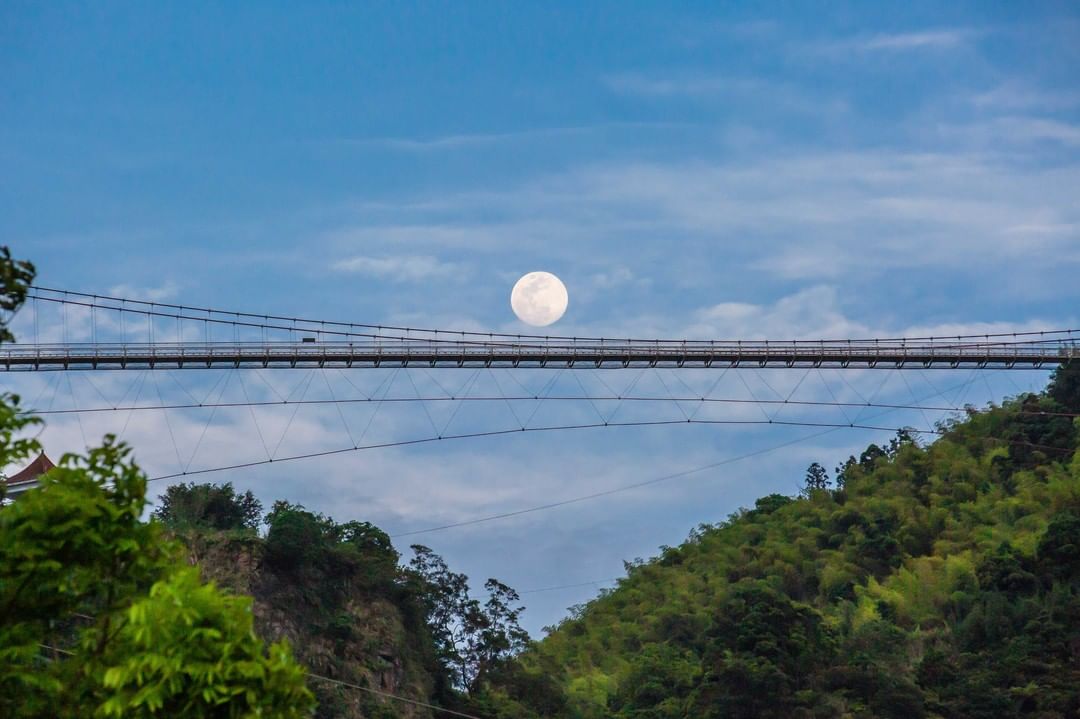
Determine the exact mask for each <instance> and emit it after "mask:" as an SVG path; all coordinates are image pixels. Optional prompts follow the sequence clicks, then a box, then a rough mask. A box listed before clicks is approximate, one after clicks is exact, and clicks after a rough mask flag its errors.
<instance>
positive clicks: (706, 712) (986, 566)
mask: <svg viewBox="0 0 1080 719" xmlns="http://www.w3.org/2000/svg"><path fill="white" fill-rule="evenodd" d="M1078 387H1080V381H1078V380H1077V375H1076V374H1075V373H1074V371H1073V370H1068V371H1067V370H1059V371H1058V372H1057V373H1055V375H1054V378H1053V380H1052V383H1051V386H1050V388H1049V389H1048V391H1047V392H1046V393H1042V394H1025V395H1020V396H1018V397H1016V398H1014V399H1011V400H1009V401H1007V402H1006V403H1005V404H1004V405H1003V406H1001V407H993V408H990V409H989V410H987V411H985V412H974V411H970V412H968V413H967V415H966V416H965V417H962V418H957V419H954V420H950V421H948V422H945V423H943V424H942V426H941V429H942V431H943V436H942V438H941V439H939V440H938V441H936V442H934V443H933V444H931V445H929V446H920V445H919V444H917V443H916V442H915V441H913V439H912V437H911V434H910V433H907V432H901V433H899V434H898V435H897V436H896V437H895V438H894V439H893V440H892V441H890V442H888V443H887V444H885V445H884V446H879V445H870V446H869V447H867V449H866V450H865V451H864V452H862V453H860V455H859V456H858V457H855V456H852V457H850V458H849V459H848V460H846V461H845V462H843V463H841V465H840V467H838V468H837V472H836V475H835V476H836V488H835V489H832V490H830V489H828V488H827V484H826V481H827V478H826V475H825V473H824V470H823V469H821V468H820V467H821V466H820V465H817V464H816V463H815V465H811V470H809V471H808V473H807V477H806V483H805V488H806V489H805V491H804V492H803V493H802V495H801V496H800V497H799V498H791V497H784V496H781V495H770V496H767V497H763V498H761V499H759V500H758V501H757V503H756V504H755V507H754V508H753V509H750V510H741V511H739V512H736V513H735V514H733V515H732V516H731V517H730V518H728V520H727V521H724V522H720V523H718V524H716V525H703V526H702V527H700V528H698V529H697V530H695V531H694V532H693V533H691V535H690V537H689V539H688V540H687V541H686V542H685V543H684V544H682V545H681V546H679V547H662V548H661V552H660V553H659V554H658V556H657V557H656V558H654V559H652V560H650V561H640V560H639V561H635V562H632V563H628V564H627V577H626V578H625V579H623V580H621V581H620V583H619V586H618V587H617V588H616V589H615V590H613V591H610V592H606V593H605V594H603V595H602V596H601V597H600V598H598V599H596V600H594V601H593V602H590V603H589V604H587V605H583V606H579V607H576V608H573V609H572V611H571V615H570V617H569V618H568V619H566V620H564V621H563V622H562V623H561V624H559V625H558V626H556V627H554V628H552V629H551V630H550V633H549V635H548V636H547V637H546V638H545V639H544V640H543V641H541V642H539V643H537V644H536V645H534V646H532V647H531V648H530V649H529V650H527V651H526V652H525V653H524V654H523V655H521V657H520V658H519V660H518V662H517V667H518V669H517V670H516V671H514V672H506V673H504V675H503V676H502V677H500V679H499V682H498V686H497V687H496V692H497V693H498V694H499V696H501V697H503V698H505V699H506V701H507V702H509V704H508V706H509V707H511V708H508V709H504V710H503V712H504V715H506V716H530V717H531V716H544V717H567V718H570V717H573V718H575V719H577V718H580V719H585V718H589V719H591V718H593V717H597V718H598V717H635V718H642V717H649V718H659V717H665V718H666V717H822V718H824V717H838V718H839V717H845V718H847V717H851V718H854V717H897V718H901V717H902V718H903V719H918V718H919V717H949V718H952V717H956V718H960V717H964V718H967V717H977V718H987V719H988V718H989V717H1006V718H1008V717H1021V716H1032V717H1044V718H1046V719H1049V718H1050V717H1060V718H1066V717H1078V716H1080V692H1077V691H1076V687H1077V686H1080V452H1077V448H1078V437H1080V423H1078V422H1077V421H1075V420H1074V419H1073V418H1072V417H1069V416H1067V415H1068V413H1069V412H1076V411H1077V397H1078V396H1080V393H1078V391H1077V388H1078ZM542 674H543V675H546V676H549V677H551V676H553V677H555V678H557V679H558V680H559V686H560V688H561V695H562V701H563V702H565V704H564V705H562V706H561V707H560V704H559V701H557V700H554V701H553V700H552V698H551V697H550V696H545V695H540V696H537V697H536V698H535V699H533V698H532V697H531V695H530V693H529V692H528V691H526V687H527V686H528V681H530V678H531V677H535V676H539V675H542ZM540 702H543V704H542V705H541V703H540ZM541 706H543V709H541ZM515 712H516V713H515Z"/></svg>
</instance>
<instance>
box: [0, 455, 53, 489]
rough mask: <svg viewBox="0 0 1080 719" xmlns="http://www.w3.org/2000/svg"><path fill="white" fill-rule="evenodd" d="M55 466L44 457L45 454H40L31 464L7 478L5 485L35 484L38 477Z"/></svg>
mask: <svg viewBox="0 0 1080 719" xmlns="http://www.w3.org/2000/svg"><path fill="white" fill-rule="evenodd" d="M55 466H56V465H55V464H53V462H52V460H51V459H49V458H48V457H46V456H45V453H44V452H42V453H41V454H39V455H38V456H37V459H35V460H34V461H33V462H31V463H30V464H28V465H26V466H25V467H23V468H22V469H21V470H19V471H18V472H16V473H15V474H13V475H11V476H10V477H8V480H7V484H8V486H9V487H10V486H12V485H15V484H22V483H25V482H36V481H37V478H38V477H40V476H41V475H43V474H45V473H46V472H48V471H49V470H50V469H52V468H53V467H55Z"/></svg>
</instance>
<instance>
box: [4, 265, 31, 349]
mask: <svg viewBox="0 0 1080 719" xmlns="http://www.w3.org/2000/svg"><path fill="white" fill-rule="evenodd" d="M36 274H37V270H35V269H34V265H33V264H31V263H30V262H27V261H25V260H13V259H12V258H11V250H9V249H8V248H7V247H0V310H2V311H4V312H11V313H14V312H17V311H18V309H19V307H21V306H22V303H23V301H25V300H26V293H27V292H28V291H29V289H30V283H32V282H33V281H34V276H35V275H36ZM7 322H8V318H7V317H0V342H13V341H14V340H15V338H14V337H13V336H12V334H11V331H10V330H8V328H7Z"/></svg>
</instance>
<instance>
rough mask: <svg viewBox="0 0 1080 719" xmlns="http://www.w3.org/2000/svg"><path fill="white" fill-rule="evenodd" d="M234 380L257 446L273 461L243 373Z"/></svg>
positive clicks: (339, 407) (339, 408)
mask: <svg viewBox="0 0 1080 719" xmlns="http://www.w3.org/2000/svg"><path fill="white" fill-rule="evenodd" d="M236 379H238V380H239V381H240V391H241V392H242V393H243V394H244V402H246V403H247V406H248V412H250V413H251V423H252V424H253V425H255V433H256V434H258V435H259V444H261V445H262V448H263V452H265V453H266V458H267V459H273V456H272V455H271V454H270V448H269V447H267V446H266V438H265V437H263V431H262V428H261V427H260V426H259V419H258V417H256V416H255V405H254V404H252V402H251V397H250V396H248V391H247V384H245V382H244V375H243V373H240V374H238V375H237V377H236ZM336 406H337V408H338V411H339V412H340V411H341V405H336Z"/></svg>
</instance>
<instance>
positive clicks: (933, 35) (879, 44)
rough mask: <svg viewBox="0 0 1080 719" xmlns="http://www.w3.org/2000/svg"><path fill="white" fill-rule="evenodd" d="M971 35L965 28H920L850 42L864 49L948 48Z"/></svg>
mask: <svg viewBox="0 0 1080 719" xmlns="http://www.w3.org/2000/svg"><path fill="white" fill-rule="evenodd" d="M972 35H973V32H972V31H971V30H966V29H943V30H922V31H919V32H905V33H891V34H880V35H873V36H871V37H867V38H865V39H862V40H856V41H853V42H852V47H854V48H855V49H858V50H865V51H875V50H881V51H905V50H920V49H926V48H932V49H948V48H954V47H958V46H960V45H963V44H965V43H966V42H967V41H968V40H969V39H970V38H971V37H972Z"/></svg>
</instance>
